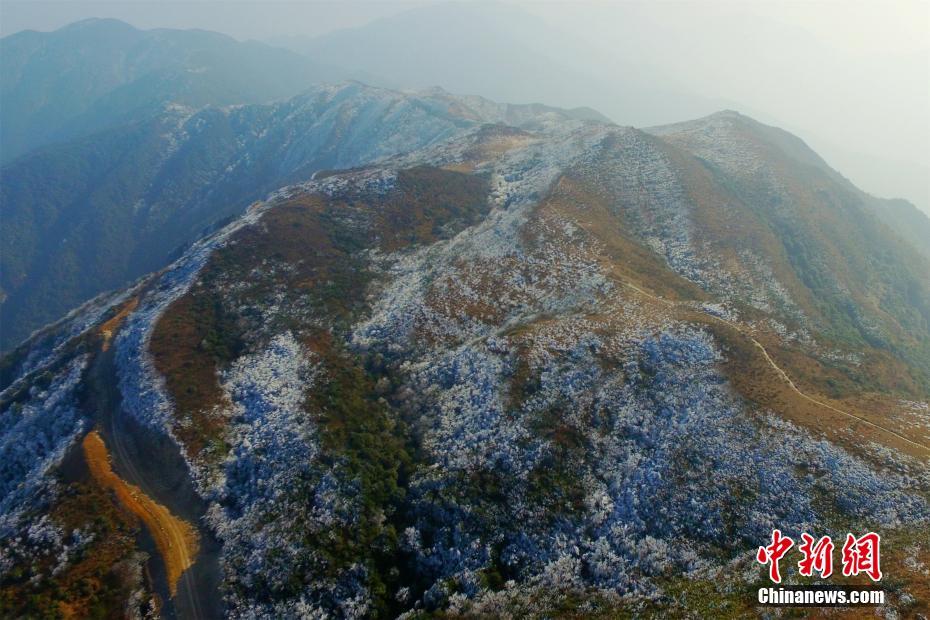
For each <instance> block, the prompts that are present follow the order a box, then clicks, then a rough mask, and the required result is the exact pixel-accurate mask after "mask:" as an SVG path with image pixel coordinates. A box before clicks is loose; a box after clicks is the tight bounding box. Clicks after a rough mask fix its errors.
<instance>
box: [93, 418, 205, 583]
mask: <svg viewBox="0 0 930 620" xmlns="http://www.w3.org/2000/svg"><path fill="white" fill-rule="evenodd" d="M83 448H84V458H85V459H86V461H87V466H88V468H89V469H90V473H91V475H92V476H93V478H94V480H95V481H96V482H97V483H98V484H100V485H101V486H102V487H104V488H106V489H109V490H110V491H111V492H113V494H114V495H116V498H117V499H118V500H119V503H120V504H122V505H123V506H124V507H125V508H127V509H128V510H129V511H130V512H132V513H133V514H134V515H136V516H137V517H139V518H140V519H141V520H142V522H143V523H145V526H146V527H147V528H148V530H149V532H150V533H151V535H152V538H154V539H155V546H156V547H157V548H158V552H159V554H161V556H162V559H163V560H164V562H165V571H166V572H167V574H168V587H169V589H170V591H171V595H172V596H174V594H175V592H176V590H177V584H178V579H180V577H181V574H182V573H183V572H184V571H185V570H187V569H188V568H190V566H191V565H192V564H193V563H194V558H195V557H196V556H197V550H198V546H199V544H198V539H197V532H196V531H195V530H194V528H193V527H192V526H191V525H190V524H189V523H187V522H186V521H183V520H181V519H179V518H178V517H176V516H174V515H173V514H171V512H169V511H168V509H167V508H165V507H164V506H162V505H161V504H159V503H157V502H155V501H154V500H152V499H151V498H149V497H148V496H147V495H146V494H145V493H143V492H142V490H141V489H139V487H137V486H134V485H131V484H129V483H127V482H126V481H124V480H123V479H122V478H120V477H119V476H117V475H116V474H115V473H114V472H113V468H112V467H111V465H110V453H109V452H108V451H107V447H106V444H104V442H103V438H102V437H101V436H100V434H99V433H98V432H97V431H93V432H91V433H88V434H87V436H86V437H85V438H84V442H83Z"/></svg>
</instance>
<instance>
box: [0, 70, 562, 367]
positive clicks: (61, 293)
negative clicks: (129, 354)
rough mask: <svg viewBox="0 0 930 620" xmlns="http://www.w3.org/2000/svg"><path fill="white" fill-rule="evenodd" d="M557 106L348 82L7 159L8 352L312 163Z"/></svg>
mask: <svg viewBox="0 0 930 620" xmlns="http://www.w3.org/2000/svg"><path fill="white" fill-rule="evenodd" d="M566 118H567V113H565V112H561V111H559V110H556V109H554V108H546V107H544V106H535V107H522V106H508V105H502V104H494V103H491V102H487V101H484V100H481V99H480V98H467V99H458V98H456V97H454V96H452V95H449V94H448V93H444V92H433V93H424V94H422V95H408V94H402V93H398V92H394V91H388V90H383V89H375V88H371V87H366V86H363V85H361V84H358V83H347V84H343V85H341V86H338V87H318V88H315V89H311V90H309V91H307V92H306V93H304V94H302V95H299V96H297V97H294V98H291V99H289V100H287V101H284V102H280V103H276V104H269V105H255V106H233V107H225V108H215V107H208V108H205V109H200V110H198V109H194V108H191V107H184V106H179V105H177V104H171V105H169V106H167V107H166V108H165V109H164V110H163V112H162V113H161V114H159V115H157V116H155V117H153V118H151V119H148V120H144V121H140V122H136V123H131V124H128V125H125V126H121V127H118V128H114V129H111V130H107V131H104V132H101V133H97V134H95V135H93V136H90V137H87V138H83V139H79V140H76V141H73V142H69V143H67V144H64V145H60V146H54V147H48V148H45V149H42V150H40V151H37V152H35V153H33V154H31V155H28V156H24V157H22V158H19V159H18V160H16V161H14V162H12V163H10V164H9V165H7V166H4V167H3V169H2V171H0V172H2V175H3V178H4V183H3V187H2V189H0V192H2V194H0V209H2V217H3V220H4V224H5V225H4V227H3V231H2V233H0V235H2V237H0V248H2V253H3V257H4V259H3V261H4V269H3V274H2V283H0V284H2V290H3V293H4V296H5V299H4V301H3V305H2V307H0V317H2V322H3V324H4V329H3V333H2V340H0V346H2V348H3V349H9V348H10V347H11V346H14V345H15V344H17V343H18V342H19V341H21V340H22V339H23V338H25V337H26V336H27V335H28V334H29V332H30V331H31V330H33V329H36V328H38V327H41V326H42V325H43V324H45V323H48V322H51V321H54V320H56V319H58V318H59V317H61V316H62V315H63V314H64V313H65V312H67V311H68V310H70V309H71V308H73V307H75V306H76V305H78V304H80V303H82V302H83V301H85V300H87V299H88V298H90V297H92V296H93V295H95V294H97V293H99V292H101V291H103V290H107V289H111V288H115V287H119V286H123V285H125V284H126V283H127V282H129V281H130V280H132V279H134V278H136V277H138V276H140V275H142V274H144V273H147V272H149V271H152V270H155V269H159V268H160V267H162V266H163V265H165V264H166V262H167V258H168V256H169V255H170V254H171V252H173V251H177V250H178V249H179V248H180V247H182V246H183V245H184V244H187V243H189V242H191V241H192V240H194V239H196V238H197V237H198V236H199V235H200V234H202V231H203V230H204V229H205V228H206V227H208V226H210V225H211V224H214V223H215V222H217V221H219V220H222V219H223V218H226V217H229V216H233V215H237V214H239V213H241V212H242V211H243V209H245V207H246V206H247V205H248V204H249V203H251V202H252V201H254V200H257V199H259V198H261V197H262V196H264V195H265V194H267V192H269V191H271V190H272V189H274V188H276V187H279V186H281V185H283V184H286V183H291V182H295V181H299V180H305V179H309V178H310V176H311V175H312V174H313V173H314V172H317V171H319V170H322V169H329V168H349V167H353V166H357V165H360V164H362V163H366V162H370V161H372V160H375V159H378V158H380V157H384V156H386V155H391V154H394V153H398V152H404V151H409V150H413V149H416V148H418V147H421V146H423V145H426V144H430V143H432V142H434V141H437V140H441V139H445V138H448V137H450V136H452V135H456V134H458V133H461V132H463V131H465V130H467V129H469V128H471V127H473V126H475V125H476V124H478V123H481V122H509V123H513V124H534V123H535V124H539V123H546V122H558V121H559V120H564V119H566Z"/></svg>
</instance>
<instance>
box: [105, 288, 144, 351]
mask: <svg viewBox="0 0 930 620" xmlns="http://www.w3.org/2000/svg"><path fill="white" fill-rule="evenodd" d="M138 305H139V298H138V297H133V298H132V299H130V300H129V301H127V302H126V303H125V304H123V307H122V308H120V309H119V311H118V312H117V313H116V314H115V315H113V317H112V318H110V320H108V321H107V322H106V323H104V324H103V325H101V326H100V330H99V333H100V336H101V337H102V338H103V344H102V345H101V348H102V349H103V350H104V351H106V350H107V349H109V348H110V340H111V339H112V338H113V334H115V333H116V330H118V329H119V326H120V324H121V323H122V322H123V319H125V318H126V317H127V316H129V313H130V312H132V311H133V310H135V309H136V306H138Z"/></svg>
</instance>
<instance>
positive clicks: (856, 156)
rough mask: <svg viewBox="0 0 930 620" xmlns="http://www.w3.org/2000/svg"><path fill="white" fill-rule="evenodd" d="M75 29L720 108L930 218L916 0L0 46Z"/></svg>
mask: <svg viewBox="0 0 930 620" xmlns="http://www.w3.org/2000/svg"><path fill="white" fill-rule="evenodd" d="M405 12H406V13H405ZM86 17H115V18H118V19H123V20H125V21H128V22H129V23H131V24H133V25H135V26H137V27H140V28H153V27H172V28H202V29H208V30H217V31H220V32H225V33H227V34H230V35H232V36H234V37H236V38H239V39H250V38H251V39H259V40H264V41H268V42H271V43H274V44H277V45H282V46H287V47H290V48H292V49H295V50H297V51H301V52H304V53H311V54H313V53H315V54H318V55H321V56H325V55H326V54H331V55H333V56H334V57H326V61H327V62H333V61H334V60H335V61H339V60H344V61H345V64H346V65H347V68H348V69H353V70H359V69H361V70H363V71H365V72H366V75H367V74H374V75H380V76H381V77H382V78H383V80H382V82H383V83H384V84H386V85H391V86H397V87H411V88H419V87H423V86H425V85H432V84H437V85H440V86H443V87H445V88H447V89H448V90H452V91H457V92H463V91H464V92H469V93H473V94H480V95H484V96H487V97H490V98H494V99H503V100H511V101H514V102H527V101H541V102H544V103H550V104H553V105H562V106H590V107H593V108H595V109H597V110H599V111H601V112H603V113H604V114H606V115H608V116H610V117H611V118H612V119H613V120H615V121H616V122H618V123H621V124H629V125H647V124H657V123H665V122H672V121H676V120H684V119H686V118H689V117H697V116H702V115H704V114H707V113H710V112H712V111H715V110H716V109H720V108H723V107H727V108H735V109H737V110H740V111H742V112H744V113H746V114H749V115H750V116H754V117H755V118H757V119H759V120H761V121H763V122H768V123H771V124H775V125H778V126H781V127H783V128H785V129H788V130H789V131H792V132H794V133H796V134H798V135H800V136H801V137H802V138H804V139H805V140H806V141H807V142H808V143H809V144H810V145H811V146H812V147H813V148H814V149H815V150H817V151H818V152H819V153H820V154H821V155H822V156H824V158H825V159H826V160H827V161H828V162H829V163H830V164H831V165H833V166H834V167H835V168H837V169H838V170H839V171H840V172H842V173H843V174H845V175H846V176H848V177H849V178H851V179H852V180H853V181H854V182H855V183H857V184H858V185H859V186H860V187H862V188H863V189H865V190H867V191H870V192H872V193H874V194H876V195H879V196H883V197H898V196H900V197H905V198H907V199H909V200H911V201H912V202H914V203H915V204H917V205H918V206H919V207H921V208H922V209H924V210H925V211H927V212H930V2H927V1H926V0H915V1H896V0H892V1H881V2H868V3H861V2H860V3H856V2H849V1H839V2H781V1H780V2H751V1H745V2H720V1H716V0H707V1H698V0H694V1H691V2H592V1H587V2H511V3H508V4H506V5H500V4H496V5H490V4H486V3H478V2H473V3H464V4H451V3H449V4H442V3H438V2H413V3H411V2H403V3H401V2H391V1H377V2H372V1H368V2H338V3H334V2H311V1H305V2H287V3H279V2H261V3H258V2H220V1H218V0H200V1H195V2H159V3H155V2H148V1H135V0H122V1H121V2H83V1H81V0H74V1H60V2H42V1H34V0H26V1H23V0H2V2H0V29H2V34H3V35H7V34H10V33H12V32H15V31H18V30H21V29H24V28H32V29H37V30H51V29H55V28H58V27H60V26H62V25H65V24H66V23H69V22H72V21H76V20H78V19H82V18H86ZM372 22H374V23H372ZM345 29H347V30H345ZM334 31H336V32H335V33H334ZM385 31H387V32H388V33H391V32H394V33H396V35H395V39H394V40H391V39H390V38H387V39H383V38H379V37H380V36H381V35H382V34H384V32H385ZM327 34H328V36H326V35H327ZM320 37H323V38H322V39H321V38H320ZM353 37H354V38H353ZM369 41H370V42H372V43H371V45H370V46H366V42H369ZM378 41H387V43H382V44H381V45H382V48H381V49H379V48H378V47H377V42H378ZM384 45H390V46H391V47H392V48H393V49H391V50H388V49H384V48H383V46H384ZM401 47H403V48H404V49H402V50H401V49H398V48H401ZM392 54H393V55H392ZM398 59H401V60H402V62H403V64H405V65H406V66H398V64H400V62H401V60H398ZM379 61H380V62H381V64H380V65H379ZM469 62H471V64H469ZM352 65H355V66H352ZM379 69H380V71H379Z"/></svg>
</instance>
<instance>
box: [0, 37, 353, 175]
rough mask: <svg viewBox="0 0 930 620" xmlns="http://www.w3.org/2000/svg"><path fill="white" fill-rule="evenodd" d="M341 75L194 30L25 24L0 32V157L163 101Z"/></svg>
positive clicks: (222, 101)
mask: <svg viewBox="0 0 930 620" xmlns="http://www.w3.org/2000/svg"><path fill="white" fill-rule="evenodd" d="M345 77H347V76H346V73H345V72H344V71H342V70H339V69H331V68H326V67H323V66H321V65H319V64H317V63H315V62H313V61H311V60H309V59H307V58H306V57H304V56H301V55H299V54H296V53H294V52H290V51H287V50H283V49H279V48H273V47H270V46H268V45H264V44H262V43H258V42H251V41H250V42H239V41H236V40H234V39H232V38H230V37H227V36H225V35H222V34H218V33H215V32H207V31H202V30H166V29H161V30H138V29H136V28H133V27H132V26H130V25H129V24H126V23H124V22H121V21H118V20H114V19H89V20H86V21H82V22H77V23H75V24H72V25H70V26H67V27H65V28H61V29H60V30H56V31H54V32H35V31H24V32H20V33H17V34H14V35H10V36H8V37H4V38H3V39H0V144H2V145H3V148H2V154H0V158H2V162H4V163H6V162H9V161H11V160H12V159H14V158H15V157H17V156H19V155H22V154H24V153H27V152H29V151H30V150H32V149H34V148H36V147H39V146H42V145H46V144H51V143H56V142H62V141H66V140H70V139H73V138H77V137H82V136H86V135H89V134H91V133H94V132H96V131H100V130H102V129H107V128H111V127H116V126H119V125H122V124H125V123H127V122H132V121H138V120H143V119H147V118H149V117H151V116H152V115H153V114H157V113H159V112H161V110H162V108H163V107H164V106H165V105H166V104H168V103H173V104H177V105H183V106H190V107H194V108H200V107H202V106H205V105H231V104H248V103H266V102H269V101H274V100H276V99H283V98H287V97H291V96H293V95H296V94H297V93H299V92H301V91H303V90H305V89H306V88H307V87H308V86H310V85H311V84H313V83H316V82H324V81H333V80H339V79H344V78H345Z"/></svg>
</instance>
